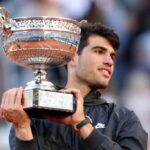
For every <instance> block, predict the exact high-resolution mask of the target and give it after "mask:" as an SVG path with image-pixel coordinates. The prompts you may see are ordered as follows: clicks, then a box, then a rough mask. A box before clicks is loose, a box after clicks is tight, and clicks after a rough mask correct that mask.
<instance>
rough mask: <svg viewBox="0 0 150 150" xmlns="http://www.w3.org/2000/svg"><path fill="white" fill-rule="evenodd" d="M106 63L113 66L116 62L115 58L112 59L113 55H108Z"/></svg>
mask: <svg viewBox="0 0 150 150" xmlns="http://www.w3.org/2000/svg"><path fill="white" fill-rule="evenodd" d="M104 63H105V64H107V65H109V66H112V65H113V64H114V60H113V59H112V57H111V56H110V55H106V57H105V59H104Z"/></svg>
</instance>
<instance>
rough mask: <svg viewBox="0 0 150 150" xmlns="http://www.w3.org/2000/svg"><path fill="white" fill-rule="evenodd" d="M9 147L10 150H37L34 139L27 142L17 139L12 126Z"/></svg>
mask: <svg viewBox="0 0 150 150" xmlns="http://www.w3.org/2000/svg"><path fill="white" fill-rule="evenodd" d="M9 146H10V150H38V147H37V144H36V140H35V138H34V139H33V140H29V141H23V140H20V139H18V138H17V137H16V136H15V130H14V127H13V126H12V128H11V130H10V134H9Z"/></svg>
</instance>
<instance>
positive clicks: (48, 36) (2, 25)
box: [0, 8, 81, 118]
mask: <svg viewBox="0 0 150 150" xmlns="http://www.w3.org/2000/svg"><path fill="white" fill-rule="evenodd" d="M0 32H1V33H0V36H1V40H2V47H3V49H4V52H5V54H6V56H7V57H8V59H9V60H10V61H12V62H13V63H15V64H17V65H19V66H23V67H28V68H30V69H32V70H33V72H34V75H35V79H34V81H31V82H28V83H27V85H26V87H25V89H24V91H25V95H26V99H27V104H26V106H25V108H24V110H25V111H26V112H27V113H28V115H29V116H30V117H35V118H42V116H43V115H45V114H46V115H47V114H50V115H68V114H71V113H74V112H75V110H76V100H75V98H74V95H73V94H71V93H64V92H60V91H57V90H56V89H55V88H54V85H53V84H52V83H51V82H50V81H47V80H46V71H47V70H48V69H51V68H53V67H58V66H61V65H65V64H67V63H68V62H69V61H70V60H71V59H72V58H73V57H74V55H75V53H76V50H77V47H78V44H79V41H80V32H81V29H80V23H79V22H77V21H75V20H72V19H67V18H51V17H21V18H15V19H11V18H10V16H9V12H8V11H7V10H6V9H5V8H0Z"/></svg>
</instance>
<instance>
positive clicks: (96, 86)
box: [91, 84, 108, 90]
mask: <svg viewBox="0 0 150 150" xmlns="http://www.w3.org/2000/svg"><path fill="white" fill-rule="evenodd" d="M107 86H108V84H95V85H92V86H91V88H92V89H95V90H96V89H105V88H106V87H107Z"/></svg>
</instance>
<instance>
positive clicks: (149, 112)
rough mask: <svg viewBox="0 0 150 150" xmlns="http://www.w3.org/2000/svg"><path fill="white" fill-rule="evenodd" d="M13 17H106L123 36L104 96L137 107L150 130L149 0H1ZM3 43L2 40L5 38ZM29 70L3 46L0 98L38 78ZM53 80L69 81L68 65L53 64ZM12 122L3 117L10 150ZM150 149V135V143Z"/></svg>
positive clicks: (3, 144)
mask: <svg viewBox="0 0 150 150" xmlns="http://www.w3.org/2000/svg"><path fill="white" fill-rule="evenodd" d="M0 7H5V8H6V9H7V10H8V11H9V13H10V15H11V18H15V17H22V16H50V17H67V18H72V19H75V20H77V21H81V20H82V19H86V20H87V21H88V22H99V21H100V22H102V23H104V24H106V25H107V26H109V27H111V28H113V29H114V30H115V31H116V33H117V34H118V35H119V38H120V41H121V47H120V49H119V50H118V52H117V59H116V62H115V71H114V74H113V77H112V80H111V82H110V85H109V86H108V88H107V89H105V90H103V91H102V92H103V94H102V95H103V97H104V98H106V99H107V100H108V101H110V102H112V101H113V102H115V103H118V104H119V105H122V106H125V107H127V108H129V109H131V110H134V111H135V113H136V114H137V115H138V117H139V119H140V120H141V123H142V125H143V127H144V128H145V130H146V131H147V132H148V134H150V125H149V124H150V117H149V116H150V109H149V108H150V2H149V0H73V1H70V0H0ZM1 46H2V43H1ZM33 78H34V77H33V72H32V71H31V70H30V69H27V68H23V67H19V66H17V65H15V64H13V63H12V62H10V61H9V60H8V59H7V57H6V56H5V53H4V52H3V50H2V48H0V99H1V96H2V93H3V92H4V91H6V90H7V89H9V88H14V87H19V86H23V87H25V86H26V83H27V82H29V81H31V80H33ZM47 78H48V80H51V81H52V82H53V83H54V84H55V85H58V86H64V85H65V83H66V72H65V69H64V67H60V68H55V69H51V70H49V71H48V74H47ZM10 126H11V124H8V123H6V122H4V121H2V120H0V150H9V146H8V134H9V129H10ZM148 150H150V137H149V146H148Z"/></svg>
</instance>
